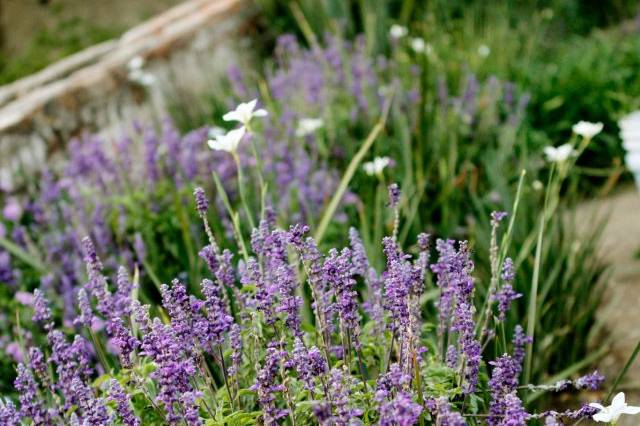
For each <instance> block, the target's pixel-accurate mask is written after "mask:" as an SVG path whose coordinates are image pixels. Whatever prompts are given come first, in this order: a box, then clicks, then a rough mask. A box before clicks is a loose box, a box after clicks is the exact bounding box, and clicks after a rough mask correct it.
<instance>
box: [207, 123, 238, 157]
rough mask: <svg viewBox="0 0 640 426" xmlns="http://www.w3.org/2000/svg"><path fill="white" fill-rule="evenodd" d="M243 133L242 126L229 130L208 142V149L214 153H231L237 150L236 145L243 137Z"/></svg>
mask: <svg viewBox="0 0 640 426" xmlns="http://www.w3.org/2000/svg"><path fill="white" fill-rule="evenodd" d="M245 132H246V128H245V127H244V126H242V127H240V128H238V129H234V130H231V131H229V132H228V133H226V134H224V135H220V136H218V137H216V138H215V139H211V140H209V141H208V144H209V148H211V149H213V150H216V151H227V152H233V151H235V150H236V149H237V148H238V144H239V143H240V141H241V140H242V138H243V137H244V134H245Z"/></svg>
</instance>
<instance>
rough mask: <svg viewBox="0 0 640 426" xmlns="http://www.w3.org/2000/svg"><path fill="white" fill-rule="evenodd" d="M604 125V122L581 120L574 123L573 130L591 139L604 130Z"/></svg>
mask: <svg viewBox="0 0 640 426" xmlns="http://www.w3.org/2000/svg"><path fill="white" fill-rule="evenodd" d="M603 127H604V125H603V124H602V123H591V122H589V121H579V122H577V123H576V124H574V125H573V127H572V128H571V130H573V133H575V134H576V135H579V136H582V137H583V138H585V139H591V138H593V137H594V136H595V135H597V134H598V133H600V132H601V131H602V128H603Z"/></svg>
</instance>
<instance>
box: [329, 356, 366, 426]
mask: <svg viewBox="0 0 640 426" xmlns="http://www.w3.org/2000/svg"><path fill="white" fill-rule="evenodd" d="M351 380H352V378H351V376H350V375H346V374H344V371H343V370H341V369H338V368H333V369H332V370H331V371H330V372H329V394H330V395H331V401H332V403H333V407H334V410H335V415H334V417H333V424H335V425H337V426H347V425H349V424H351V423H352V421H354V420H355V419H356V418H357V417H359V416H361V415H362V410H360V409H358V408H354V407H353V405H352V402H351V398H350V394H351Z"/></svg>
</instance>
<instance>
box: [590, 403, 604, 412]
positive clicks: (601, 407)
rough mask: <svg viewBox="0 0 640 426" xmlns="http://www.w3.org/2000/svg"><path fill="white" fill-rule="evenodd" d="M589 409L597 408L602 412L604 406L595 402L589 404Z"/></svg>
mask: <svg viewBox="0 0 640 426" xmlns="http://www.w3.org/2000/svg"><path fill="white" fill-rule="evenodd" d="M589 407H593V408H597V409H598V410H604V405H602V404H599V403H597V402H591V403H590V404H589Z"/></svg>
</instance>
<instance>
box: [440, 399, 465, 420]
mask: <svg viewBox="0 0 640 426" xmlns="http://www.w3.org/2000/svg"><path fill="white" fill-rule="evenodd" d="M435 415H436V424H437V425H438V426H467V422H465V420H464V417H462V415H460V413H458V412H456V411H453V410H452V409H451V405H450V404H449V401H447V399H446V398H445V397H440V398H438V399H437V400H436V414H435Z"/></svg>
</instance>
